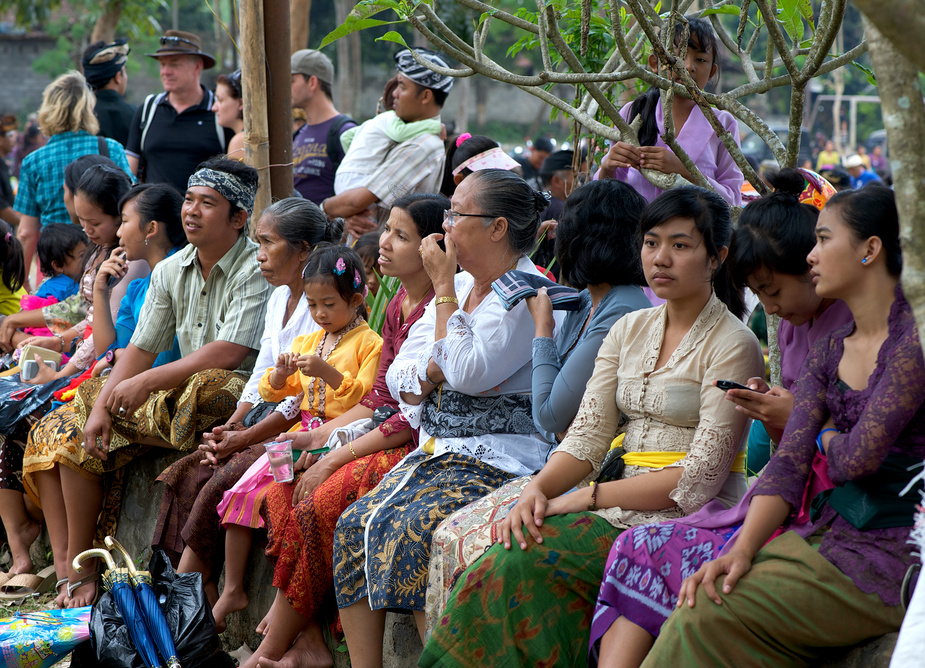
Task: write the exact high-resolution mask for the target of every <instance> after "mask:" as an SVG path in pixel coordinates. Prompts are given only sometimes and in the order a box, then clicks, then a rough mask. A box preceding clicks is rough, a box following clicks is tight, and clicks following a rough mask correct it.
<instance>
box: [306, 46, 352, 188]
mask: <svg viewBox="0 0 925 668" xmlns="http://www.w3.org/2000/svg"><path fill="white" fill-rule="evenodd" d="M290 66H291V67H290V69H291V71H292V106H293V107H298V108H300V109H303V110H304V111H305V117H306V123H305V125H303V126H302V127H301V128H299V131H298V132H296V134H295V136H294V137H293V139H292V162H293V167H292V177H293V185H294V186H295V189H296V190H298V191H299V192H300V193H301V194H302V197H304V198H305V199H307V200H311V201H312V202H314V203H315V204H321V202H323V201H324V199H325V198H326V197H330V196H331V195H333V194H334V175H335V173H336V172H337V167H338V165H340V162H341V160H343V159H344V149H343V147H342V146H341V143H340V136H341V134H343V133H344V132H345V131H346V130H349V129H350V128H352V127H356V123H354V122H353V119H352V118H350V117H349V116H347V115H345V114H342V113H340V112H339V111H337V109H335V108H334V101H333V99H332V97H331V82H332V81H334V65H333V63H331V59H330V58H328V57H327V56H326V55H324V54H323V53H321V52H320V51H316V50H314V49H302V50H300V51H296V52H295V53H294V54H292V58H291V59H290Z"/></svg>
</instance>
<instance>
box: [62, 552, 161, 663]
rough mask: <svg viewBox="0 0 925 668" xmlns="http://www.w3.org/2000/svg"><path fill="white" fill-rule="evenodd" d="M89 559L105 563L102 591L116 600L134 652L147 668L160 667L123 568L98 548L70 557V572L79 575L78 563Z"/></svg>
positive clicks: (81, 568)
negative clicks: (71, 569) (72, 566)
mask: <svg viewBox="0 0 925 668" xmlns="http://www.w3.org/2000/svg"><path fill="white" fill-rule="evenodd" d="M93 557H99V558H100V559H103V560H104V561H105V562H106V566H107V568H108V570H107V571H106V572H105V573H103V587H105V588H106V591H108V592H111V593H112V596H113V598H114V599H115V601H116V607H118V609H119V613H120V614H121V615H122V621H124V622H125V626H126V627H127V628H128V634H129V637H130V638H131V640H132V643H133V644H134V645H135V649H136V650H137V651H138V653H139V654H140V655H141V658H142V660H143V661H144V662H145V665H146V666H147V667H148V668H156V667H159V666H160V665H161V664H160V662H159V661H158V660H157V649H156V648H155V647H154V641H153V640H152V639H151V635H150V634H149V633H148V629H147V628H146V627H145V622H144V618H143V617H142V614H141V608H139V607H138V601H136V600H135V594H134V592H133V591H132V586H131V584H129V574H128V571H127V570H126V569H124V568H116V563H115V562H114V561H113V559H112V555H111V554H109V552H107V551H106V550H101V549H99V548H93V549H92V550H85V551H83V552H81V553H80V554H78V555H77V556H76V557H74V564H73V565H74V570H75V571H77V572H78V573H80V571H81V570H83V567H82V566H81V564H80V562H82V561H85V560H87V559H92V558H93Z"/></svg>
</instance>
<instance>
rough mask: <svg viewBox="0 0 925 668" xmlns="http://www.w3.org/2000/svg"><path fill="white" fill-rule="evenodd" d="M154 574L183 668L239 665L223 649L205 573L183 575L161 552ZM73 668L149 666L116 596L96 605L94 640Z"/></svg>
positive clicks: (154, 559) (150, 567)
mask: <svg viewBox="0 0 925 668" xmlns="http://www.w3.org/2000/svg"><path fill="white" fill-rule="evenodd" d="M148 571H149V572H150V573H151V577H152V579H153V581H154V592H155V594H157V600H158V602H159V603H160V606H161V610H162V611H163V612H164V616H165V617H166V618H167V623H168V624H169V625H170V631H171V633H172V634H173V639H174V643H175V644H176V646H177V653H178V654H179V658H180V663H181V664H182V665H183V668H225V667H226V666H227V667H229V668H231V667H233V666H234V661H233V660H232V659H231V657H230V656H228V655H227V654H226V653H224V652H222V651H221V643H220V642H219V639H218V635H217V634H216V632H215V619H214V618H213V617H212V609H211V607H210V606H209V603H208V600H207V599H206V595H205V592H204V591H203V589H202V575H201V574H200V573H182V574H180V575H177V574H176V573H174V570H173V567H172V566H171V565H170V561H169V560H168V559H167V557H166V556H165V555H164V553H163V552H162V551H161V550H157V551H155V553H154V556H153V557H151V562H150V563H149V564H148ZM72 666H74V668H79V667H83V666H86V667H89V666H108V667H110V668H144V662H143V661H142V659H141V656H140V655H139V654H138V652H137V651H135V646H134V645H133V644H132V641H131V640H130V639H129V635H128V629H127V628H126V626H125V624H124V622H123V621H122V616H121V615H120V614H119V611H118V610H117V609H116V602H115V599H114V598H113V596H112V595H111V594H110V593H108V592H107V593H105V594H103V596H101V597H100V600H99V601H98V602H97V603H96V605H94V606H93V612H92V614H91V616H90V642H88V643H84V644H83V645H81V646H80V647H79V648H78V649H77V650H75V652H74V654H73V657H72Z"/></svg>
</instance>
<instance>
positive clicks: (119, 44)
mask: <svg viewBox="0 0 925 668" xmlns="http://www.w3.org/2000/svg"><path fill="white" fill-rule="evenodd" d="M130 51H131V48H130V47H129V45H128V44H127V43H126V42H125V40H124V39H117V40H116V41H115V42H113V43H112V44H106V45H104V46H101V47H100V48H99V49H97V50H96V51H94V52H93V53H92V54H89V55H88V56H85V57H84V58H83V62H82V64H83V68H84V76H85V77H86V78H87V83H89V84H90V85H91V86H104V85H106V83H107V82H108V81H109V80H110V79H112V78H113V77H114V76H116V75H117V74H118V73H119V72H120V71H121V70H122V68H123V67H125V63H126V61H127V60H128V54H129V52H130Z"/></svg>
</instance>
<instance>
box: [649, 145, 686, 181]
mask: <svg viewBox="0 0 925 668" xmlns="http://www.w3.org/2000/svg"><path fill="white" fill-rule="evenodd" d="M639 152H640V158H639V169H654V170H656V171H659V172H662V173H663V174H680V175H681V176H683V177H684V178H686V179H688V180H690V179H689V178H688V177H689V176H690V173H689V172H688V171H687V167H685V166H684V163H683V162H681V160H680V159H679V158H678V156H676V155H675V154H674V153H673V152H672V151H671V149H670V148H667V147H665V146H643V147H641V148H640V149H639Z"/></svg>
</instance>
